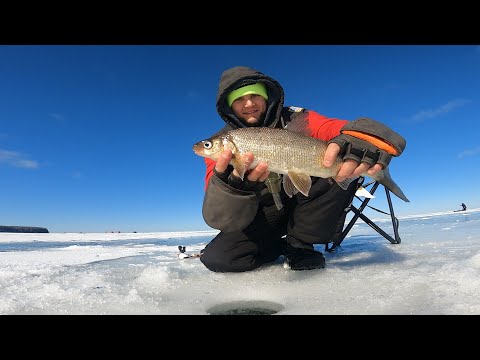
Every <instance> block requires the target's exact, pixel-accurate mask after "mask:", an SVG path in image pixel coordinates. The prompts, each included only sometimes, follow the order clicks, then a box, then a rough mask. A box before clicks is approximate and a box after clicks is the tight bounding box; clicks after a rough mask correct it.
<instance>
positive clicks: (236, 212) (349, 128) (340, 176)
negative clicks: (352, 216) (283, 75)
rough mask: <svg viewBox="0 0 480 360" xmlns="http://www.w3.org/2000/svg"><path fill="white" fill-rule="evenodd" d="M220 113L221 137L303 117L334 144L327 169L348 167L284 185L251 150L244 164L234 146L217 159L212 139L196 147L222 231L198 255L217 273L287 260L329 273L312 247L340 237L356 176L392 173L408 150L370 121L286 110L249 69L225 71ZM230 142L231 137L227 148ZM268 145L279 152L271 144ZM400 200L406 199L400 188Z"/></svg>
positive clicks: (206, 212)
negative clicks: (392, 164) (394, 161)
mask: <svg viewBox="0 0 480 360" xmlns="http://www.w3.org/2000/svg"><path fill="white" fill-rule="evenodd" d="M216 108H217V112H218V113H219V115H220V117H221V118H222V119H223V121H225V123H226V125H225V127H224V128H223V129H222V130H220V131H219V132H217V133H216V134H215V135H218V134H220V133H223V132H228V131H232V130H235V129H240V128H250V127H256V128H278V129H282V128H287V129H288V126H287V125H288V124H289V123H290V122H291V121H292V120H295V118H297V117H299V116H302V117H305V118H306V120H307V123H308V128H309V133H310V134H311V135H310V136H311V137H313V138H317V139H321V140H324V141H325V142H328V147H327V146H326V151H325V153H324V158H323V164H322V166H323V167H325V168H330V167H332V166H334V164H335V163H337V161H336V159H337V157H339V158H340V159H341V160H342V162H341V165H340V168H339V170H338V173H337V174H336V176H335V177H334V178H332V177H330V178H324V177H316V176H311V177H310V176H308V177H307V176H305V174H303V173H302V174H297V173H296V172H294V171H292V174H291V175H292V176H287V175H285V174H284V175H283V187H282V186H281V181H282V175H279V174H278V173H275V172H273V170H272V171H270V170H269V168H268V166H269V165H268V164H267V163H266V162H262V161H256V162H255V158H254V154H253V153H252V152H246V153H244V154H241V156H240V158H239V156H237V155H236V154H235V148H233V151H232V148H227V149H222V150H221V152H220V153H219V154H218V156H216V157H215V159H213V156H211V157H210V158H209V157H208V156H207V154H211V153H212V151H213V150H214V149H212V147H214V146H217V145H218V143H219V142H218V141H217V142H216V143H215V144H217V145H215V144H214V142H213V141H206V140H205V141H202V142H200V143H197V144H195V146H194V151H195V152H196V153H197V154H199V155H201V156H204V157H205V158H204V160H205V163H206V176H205V197H204V200H203V210H202V213H203V217H204V220H205V222H206V223H207V224H208V225H209V226H211V227H212V228H215V229H219V230H220V233H219V234H218V235H217V236H216V237H215V238H214V239H213V240H212V241H211V242H210V243H209V244H208V245H207V246H206V247H205V249H203V250H202V252H201V256H200V261H201V262H202V263H203V264H204V265H205V266H206V267H207V268H208V269H210V270H211V271H216V272H242V271H249V270H253V269H256V268H257V267H259V266H261V265H263V264H265V263H269V262H273V261H276V260H277V259H278V258H279V257H280V256H281V255H284V256H285V266H286V267H288V268H290V269H293V270H310V269H318V268H324V267H325V258H324V256H323V254H322V253H321V252H319V251H316V250H315V249H314V245H315V244H327V243H329V242H333V241H334V240H335V239H336V238H338V236H340V235H341V232H342V230H343V226H344V223H345V218H346V212H345V208H346V207H347V206H348V205H349V204H350V203H351V201H352V200H353V197H354V195H355V192H356V190H357V182H358V177H359V176H360V175H362V174H366V175H368V176H371V177H374V176H376V175H377V174H380V173H382V172H383V171H385V172H387V165H388V164H389V163H390V160H391V159H392V157H393V156H399V155H400V154H401V153H402V152H403V150H404V149H405V146H406V141H405V139H404V138H403V137H402V136H400V135H398V134H397V133H395V132H394V131H393V130H391V129H390V128H389V127H387V126H386V125H384V124H382V123H379V122H377V121H375V120H372V119H369V118H360V119H357V120H355V121H347V120H340V119H335V118H329V117H327V116H324V115H321V114H319V113H317V112H315V111H312V110H306V109H303V108H298V107H284V90H283V88H282V86H281V85H280V83H279V82H278V81H276V80H275V79H273V78H271V77H270V76H267V75H265V74H263V73H261V72H259V71H257V70H254V69H251V68H248V67H243V66H238V67H234V68H231V69H228V70H226V71H224V72H223V74H222V76H221V78H220V83H219V87H218V94H217V101H216ZM294 122H295V121H293V122H292V123H294ZM259 130H261V129H259ZM227 137H228V136H227ZM212 138H213V137H212ZM227 142H228V139H227V138H225V140H224V141H223V143H225V144H226V143H227ZM220 143H221V142H220ZM326 144H327V143H326ZM262 145H263V146H265V147H268V146H272V149H274V147H275V146H279V144H270V143H268V139H266V138H264V139H263V144H262ZM292 145H295V144H292ZM284 146H285V147H288V144H286V145H284ZM201 147H203V149H201ZM272 151H273V150H272ZM293 155H294V154H292V156H293ZM289 175H290V173H289ZM342 187H343V188H342ZM285 189H287V191H285ZM397 196H399V197H401V198H402V199H403V200H405V201H408V199H406V197H405V196H404V195H403V193H402V192H401V190H400V189H399V188H398V192H397Z"/></svg>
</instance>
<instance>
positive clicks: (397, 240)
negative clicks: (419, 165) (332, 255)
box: [325, 181, 401, 252]
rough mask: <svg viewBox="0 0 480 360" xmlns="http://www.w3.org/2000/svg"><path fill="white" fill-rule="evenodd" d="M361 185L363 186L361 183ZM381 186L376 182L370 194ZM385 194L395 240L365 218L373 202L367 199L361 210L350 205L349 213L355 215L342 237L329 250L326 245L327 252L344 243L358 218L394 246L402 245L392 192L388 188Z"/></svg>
mask: <svg viewBox="0 0 480 360" xmlns="http://www.w3.org/2000/svg"><path fill="white" fill-rule="evenodd" d="M362 183H363V181H362ZM359 184H360V185H361V183H359ZM379 185H380V183H378V182H375V183H374V184H373V186H372V189H371V190H370V193H371V194H372V195H373V194H374V193H375V191H376V190H377V188H378V186H379ZM385 194H386V196H387V200H388V207H389V209H390V216H391V219H392V227H393V232H394V236H395V238H392V237H391V236H390V235H389V234H387V233H386V232H385V231H383V230H382V229H381V228H380V227H379V226H378V225H376V224H375V223H374V222H373V221H371V220H370V219H369V218H368V217H367V216H365V215H364V214H363V210H364V209H365V208H366V207H367V205H368V202H369V201H370V200H371V199H369V198H366V199H364V200H363V201H362V204H361V205H360V207H359V208H356V207H355V206H353V204H352V205H350V207H349V208H348V212H349V211H353V212H354V214H355V215H354V216H353V217H352V219H351V220H350V222H349V223H348V225H347V226H346V227H345V229H344V230H343V231H342V234H341V236H340V237H339V238H338V239H336V240H335V241H334V242H333V244H332V246H331V247H330V248H329V247H328V244H326V245H325V251H328V252H332V251H333V250H334V249H335V248H336V247H338V246H339V245H340V244H341V243H342V241H343V240H344V239H345V237H346V236H347V234H348V233H349V232H350V230H351V229H352V227H353V225H355V223H356V222H357V220H358V218H361V219H362V220H363V221H364V222H365V223H366V224H368V225H369V226H370V227H371V228H372V229H374V230H375V231H376V232H378V233H379V234H380V235H382V236H383V237H384V238H385V239H387V240H388V241H390V242H391V243H392V244H400V242H401V239H400V235H399V234H398V225H399V224H398V220H397V218H396V217H395V213H394V211H393V205H392V199H391V197H390V191H389V190H388V189H387V188H385Z"/></svg>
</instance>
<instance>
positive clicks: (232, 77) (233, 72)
mask: <svg viewBox="0 0 480 360" xmlns="http://www.w3.org/2000/svg"><path fill="white" fill-rule="evenodd" d="M257 82H261V83H263V84H265V86H266V87H267V92H268V101H267V113H266V115H265V120H264V123H263V124H260V125H261V126H265V127H276V126H277V124H278V121H279V119H280V115H281V113H282V108H283V103H284V92H283V88H282V86H281V85H280V83H279V82H278V81H277V80H275V79H273V78H271V77H270V76H267V75H265V74H263V73H261V72H260V71H257V70H255V69H252V68H249V67H246V66H236V67H233V68H231V69H228V70H225V71H224V72H223V73H222V76H221V78H220V83H219V85H218V93H217V112H218V114H219V115H220V117H221V118H222V119H223V120H224V121H225V122H226V123H227V124H230V125H232V126H233V127H236V128H237V127H246V125H245V124H244V123H243V122H241V121H240V120H239V119H238V118H237V117H236V116H235V115H234V113H233V111H232V109H231V108H230V107H229V106H228V104H227V100H226V98H227V95H228V94H229V93H230V92H232V91H233V90H235V89H238V88H240V87H243V86H246V85H250V84H254V83H257Z"/></svg>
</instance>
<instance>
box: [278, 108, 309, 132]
mask: <svg viewBox="0 0 480 360" xmlns="http://www.w3.org/2000/svg"><path fill="white" fill-rule="evenodd" d="M308 125H309V123H308V119H307V113H306V112H301V113H295V114H293V115H292V116H291V120H290V122H289V123H288V124H287V125H286V126H285V129H287V130H288V131H293V132H296V133H300V134H303V135H308V136H311V134H312V131H311V130H310V128H309V127H308Z"/></svg>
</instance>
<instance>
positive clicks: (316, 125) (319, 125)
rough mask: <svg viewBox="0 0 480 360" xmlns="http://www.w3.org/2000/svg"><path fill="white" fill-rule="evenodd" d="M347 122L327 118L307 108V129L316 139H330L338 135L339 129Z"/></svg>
mask: <svg viewBox="0 0 480 360" xmlns="http://www.w3.org/2000/svg"><path fill="white" fill-rule="evenodd" d="M348 122H349V121H348V120H341V119H336V118H329V117H326V116H324V115H321V114H319V113H317V112H316V111H312V110H308V123H309V129H310V131H311V134H312V137H314V138H317V139H321V140H325V141H330V140H331V139H333V138H334V137H336V136H338V135H340V130H341V129H342V127H343V126H344V125H345V124H347V123H348Z"/></svg>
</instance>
